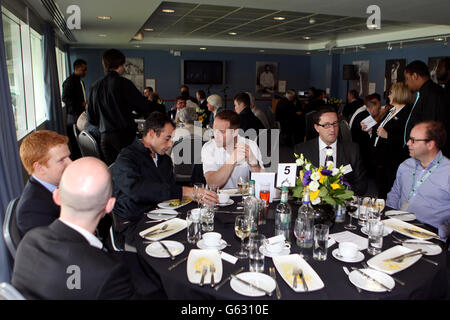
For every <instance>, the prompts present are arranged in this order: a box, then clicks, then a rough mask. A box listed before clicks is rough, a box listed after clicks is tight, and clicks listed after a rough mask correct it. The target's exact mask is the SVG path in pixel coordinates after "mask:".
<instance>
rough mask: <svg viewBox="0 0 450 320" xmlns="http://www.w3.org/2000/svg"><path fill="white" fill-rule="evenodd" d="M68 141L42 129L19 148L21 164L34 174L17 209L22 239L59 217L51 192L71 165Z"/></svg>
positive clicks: (64, 137) (24, 141) (25, 140)
mask: <svg viewBox="0 0 450 320" xmlns="http://www.w3.org/2000/svg"><path fill="white" fill-rule="evenodd" d="M67 141H68V138H67V137H66V136H62V135H60V134H58V133H56V132H54V131H49V130H39V131H36V132H33V133H31V134H29V135H28V136H27V137H26V138H25V139H24V140H23V141H22V144H21V145H20V158H21V160H22V164H23V166H24V167H25V169H26V170H27V172H28V173H29V174H30V175H31V177H30V179H29V180H28V183H27V185H26V186H25V189H24V190H23V192H22V195H21V196H20V200H19V203H18V204H17V209H16V212H17V215H16V217H17V227H18V228H19V233H20V235H21V236H24V235H25V233H27V232H28V231H29V230H31V229H33V228H35V227H39V226H48V225H49V224H50V223H52V222H53V221H54V220H55V219H57V218H58V217H59V206H58V205H56V204H55V203H54V202H53V199H52V192H53V191H54V190H55V189H56V188H57V187H58V185H59V181H60V179H61V176H62V174H63V171H64V169H65V168H66V167H67V166H68V165H69V164H70V163H71V160H70V158H69V156H70V151H69V148H68V146H67Z"/></svg>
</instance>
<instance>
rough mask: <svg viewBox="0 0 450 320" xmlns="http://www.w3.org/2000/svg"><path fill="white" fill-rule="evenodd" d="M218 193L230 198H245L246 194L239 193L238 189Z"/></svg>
mask: <svg viewBox="0 0 450 320" xmlns="http://www.w3.org/2000/svg"><path fill="white" fill-rule="evenodd" d="M220 192H223V193H228V194H229V195H230V197H240V196H246V195H248V194H247V193H246V194H241V193H239V189H220Z"/></svg>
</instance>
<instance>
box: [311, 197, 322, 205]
mask: <svg viewBox="0 0 450 320" xmlns="http://www.w3.org/2000/svg"><path fill="white" fill-rule="evenodd" d="M319 203H320V197H317V198H315V199H314V200H313V201H311V204H314V205H316V204H319Z"/></svg>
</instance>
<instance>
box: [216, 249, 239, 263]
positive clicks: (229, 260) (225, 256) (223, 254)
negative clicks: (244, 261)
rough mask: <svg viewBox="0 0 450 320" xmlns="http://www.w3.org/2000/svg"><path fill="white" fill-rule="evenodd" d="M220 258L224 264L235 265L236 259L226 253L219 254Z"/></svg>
mask: <svg viewBox="0 0 450 320" xmlns="http://www.w3.org/2000/svg"><path fill="white" fill-rule="evenodd" d="M220 257H221V258H222V259H223V260H225V261H226V262H229V263H231V264H235V263H236V261H237V260H238V258H236V257H235V256H232V255H231V254H228V253H226V252H223V251H222V252H221V253H220Z"/></svg>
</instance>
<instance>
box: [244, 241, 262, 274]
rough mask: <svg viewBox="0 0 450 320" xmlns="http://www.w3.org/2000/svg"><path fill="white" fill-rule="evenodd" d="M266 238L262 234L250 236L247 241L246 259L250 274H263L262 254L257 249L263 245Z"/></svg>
mask: <svg viewBox="0 0 450 320" xmlns="http://www.w3.org/2000/svg"><path fill="white" fill-rule="evenodd" d="M265 240H266V237H265V236H264V235H262V234H251V235H250V237H249V240H248V257H249V270H250V272H264V258H265V257H264V254H263V253H261V251H260V250H259V248H260V247H261V246H263V245H264V243H265Z"/></svg>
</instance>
